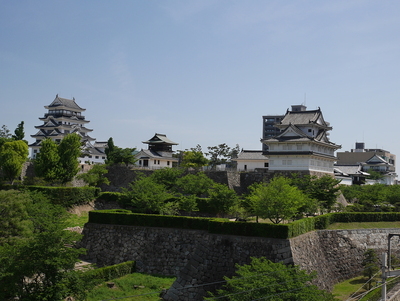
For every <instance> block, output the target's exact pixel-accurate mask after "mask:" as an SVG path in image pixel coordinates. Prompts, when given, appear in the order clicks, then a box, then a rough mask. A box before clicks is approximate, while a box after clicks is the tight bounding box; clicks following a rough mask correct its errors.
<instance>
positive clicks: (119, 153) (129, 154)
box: [105, 137, 137, 166]
mask: <svg viewBox="0 0 400 301" xmlns="http://www.w3.org/2000/svg"><path fill="white" fill-rule="evenodd" d="M135 151H136V148H121V147H118V146H115V145H114V140H113V138H112V137H111V138H109V139H108V141H107V147H106V149H105V153H106V155H107V159H106V164H109V165H111V164H120V163H122V164H125V165H126V166H128V165H129V164H135V162H136V161H137V159H136V157H135V155H134V153H135Z"/></svg>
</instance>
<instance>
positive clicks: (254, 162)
mask: <svg viewBox="0 0 400 301" xmlns="http://www.w3.org/2000/svg"><path fill="white" fill-rule="evenodd" d="M232 161H236V162H237V171H254V170H256V169H268V158H267V157H266V156H264V155H263V152H262V151H261V150H244V149H242V151H241V152H240V153H239V155H238V157H237V158H235V159H232Z"/></svg>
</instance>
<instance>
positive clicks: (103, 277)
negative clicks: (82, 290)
mask: <svg viewBox="0 0 400 301" xmlns="http://www.w3.org/2000/svg"><path fill="white" fill-rule="evenodd" d="M135 267H136V263H135V261H127V262H123V263H119V264H115V265H111V266H107V267H103V268H98V269H94V270H88V271H86V272H84V273H83V274H82V278H83V280H84V281H85V282H87V283H91V284H92V285H93V287H94V286H96V285H97V284H100V283H102V282H105V281H109V280H112V279H115V278H119V277H122V276H125V275H128V274H132V273H134V272H135Z"/></svg>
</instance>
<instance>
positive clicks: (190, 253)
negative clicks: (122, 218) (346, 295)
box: [81, 223, 400, 300]
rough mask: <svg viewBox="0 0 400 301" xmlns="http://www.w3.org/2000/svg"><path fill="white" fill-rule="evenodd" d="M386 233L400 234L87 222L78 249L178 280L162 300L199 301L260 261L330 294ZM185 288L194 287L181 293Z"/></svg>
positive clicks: (383, 245) (382, 245)
mask: <svg viewBox="0 0 400 301" xmlns="http://www.w3.org/2000/svg"><path fill="white" fill-rule="evenodd" d="M389 233H397V234H400V229H364V230H351V231H350V230H349V231H345V230H338V231H333V230H322V231H315V232H310V233H306V234H303V235H301V236H298V237H296V238H292V239H290V240H287V239H271V238H262V237H245V236H230V235H218V234H210V233H207V232H206V231H199V230H182V229H171V228H147V227H136V226H121V225H103V224H93V223H88V224H86V225H85V228H84V230H83V234H84V238H83V240H82V242H81V246H82V247H84V248H86V249H87V250H88V252H87V255H86V256H85V257H84V258H83V259H85V260H90V261H93V262H96V263H97V264H98V266H105V265H112V264H117V263H121V262H124V261H128V260H135V261H136V263H137V270H138V271H139V272H144V273H150V274H161V275H166V276H176V277H177V280H176V281H175V283H174V284H173V286H172V287H171V289H169V290H168V292H167V293H166V294H165V295H164V299H165V300H202V298H203V296H204V295H205V292H206V291H209V290H214V289H215V288H216V287H217V286H218V285H208V286H202V284H205V283H212V282H217V281H221V280H222V279H223V276H228V277H230V276H232V275H233V274H234V271H235V264H236V263H238V264H246V263H249V262H250V257H261V256H264V257H266V258H268V259H270V260H271V261H274V262H278V261H281V262H284V263H287V264H289V263H294V264H296V265H299V266H300V267H301V268H302V269H305V270H307V271H309V272H311V271H317V273H318V278H317V279H316V281H315V284H316V285H318V287H320V288H323V289H327V290H330V289H332V287H333V285H334V284H335V283H337V282H339V281H341V280H343V279H348V278H351V277H353V276H356V275H359V274H360V272H361V270H362V265H361V262H362V258H363V254H364V252H365V251H366V249H368V248H372V249H375V250H376V251H377V253H378V254H380V253H382V252H383V251H386V250H387V235H388V234H389ZM393 245H395V244H393ZM393 251H394V253H396V251H397V250H395V248H394V250H393ZM188 286H193V287H192V288H190V289H182V288H183V287H188ZM196 286H197V287H196Z"/></svg>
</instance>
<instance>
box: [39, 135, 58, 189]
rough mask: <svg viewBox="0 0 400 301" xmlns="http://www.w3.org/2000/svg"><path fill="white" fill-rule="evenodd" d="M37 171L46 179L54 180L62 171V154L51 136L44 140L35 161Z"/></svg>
mask: <svg viewBox="0 0 400 301" xmlns="http://www.w3.org/2000/svg"><path fill="white" fill-rule="evenodd" d="M34 167H35V172H36V174H37V175H38V176H39V177H43V178H44V179H45V180H46V181H49V182H54V181H56V180H57V179H58V175H59V172H60V168H61V167H60V155H59V153H58V146H57V144H56V143H55V142H54V141H53V140H51V139H50V138H46V139H44V140H42V142H41V147H40V152H39V153H38V154H37V156H36V159H35V162H34Z"/></svg>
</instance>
